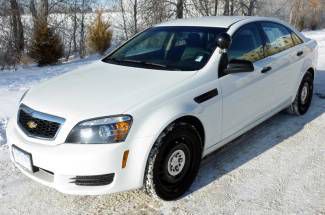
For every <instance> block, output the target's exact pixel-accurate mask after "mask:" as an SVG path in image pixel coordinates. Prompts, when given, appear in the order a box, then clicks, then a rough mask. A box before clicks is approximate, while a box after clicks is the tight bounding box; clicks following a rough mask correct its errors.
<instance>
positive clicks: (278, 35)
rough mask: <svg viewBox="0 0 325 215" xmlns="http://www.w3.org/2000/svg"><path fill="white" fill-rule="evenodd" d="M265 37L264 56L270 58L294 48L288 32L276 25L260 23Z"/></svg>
mask: <svg viewBox="0 0 325 215" xmlns="http://www.w3.org/2000/svg"><path fill="white" fill-rule="evenodd" d="M261 26H262V29H263V31H264V33H265V35H266V39H267V44H266V47H265V53H266V56H271V55H274V54H277V53H279V52H282V51H284V50H286V49H289V48H291V47H293V46H295V44H294V42H293V38H292V37H291V33H290V32H289V30H288V29H287V28H286V27H284V26H282V25H280V24H276V23H272V22H266V23H261Z"/></svg>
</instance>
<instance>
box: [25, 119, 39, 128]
mask: <svg viewBox="0 0 325 215" xmlns="http://www.w3.org/2000/svg"><path fill="white" fill-rule="evenodd" d="M27 126H28V128H30V129H35V128H36V127H37V123H36V122H34V121H28V122H27Z"/></svg>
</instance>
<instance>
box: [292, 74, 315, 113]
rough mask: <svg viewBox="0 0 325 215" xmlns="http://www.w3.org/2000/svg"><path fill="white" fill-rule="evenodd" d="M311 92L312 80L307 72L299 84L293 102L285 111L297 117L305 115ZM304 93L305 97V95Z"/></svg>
mask: <svg viewBox="0 0 325 215" xmlns="http://www.w3.org/2000/svg"><path fill="white" fill-rule="evenodd" d="M313 92H314V78H313V75H312V74H311V73H310V72H307V73H306V74H305V76H304V78H303V79H302V81H301V83H300V86H299V89H298V93H297V95H296V98H295V100H294V102H293V103H292V104H291V105H290V107H289V108H288V110H287V111H288V112H289V113H290V114H293V115H298V116H300V115H304V114H305V113H307V111H308V109H309V107H310V104H311V101H312V98H313ZM306 93H307V95H305V94H306ZM303 98H304V99H303Z"/></svg>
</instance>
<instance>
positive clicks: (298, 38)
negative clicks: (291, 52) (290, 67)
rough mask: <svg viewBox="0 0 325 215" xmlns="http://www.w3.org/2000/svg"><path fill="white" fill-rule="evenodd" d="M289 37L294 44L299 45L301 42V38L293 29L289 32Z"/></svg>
mask: <svg viewBox="0 0 325 215" xmlns="http://www.w3.org/2000/svg"><path fill="white" fill-rule="evenodd" d="M291 37H292V39H293V42H294V44H295V45H299V44H301V43H303V41H302V39H301V38H300V37H299V36H298V35H297V34H296V33H295V32H293V31H292V32H291Z"/></svg>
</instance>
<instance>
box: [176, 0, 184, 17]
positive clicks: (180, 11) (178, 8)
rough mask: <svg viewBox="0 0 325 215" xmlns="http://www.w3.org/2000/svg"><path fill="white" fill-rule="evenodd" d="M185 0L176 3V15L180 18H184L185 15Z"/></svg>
mask: <svg viewBox="0 0 325 215" xmlns="http://www.w3.org/2000/svg"><path fill="white" fill-rule="evenodd" d="M183 13H184V1H183V0H177V3H176V17H177V18H178V19H182V18H183V16H184V14H183Z"/></svg>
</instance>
